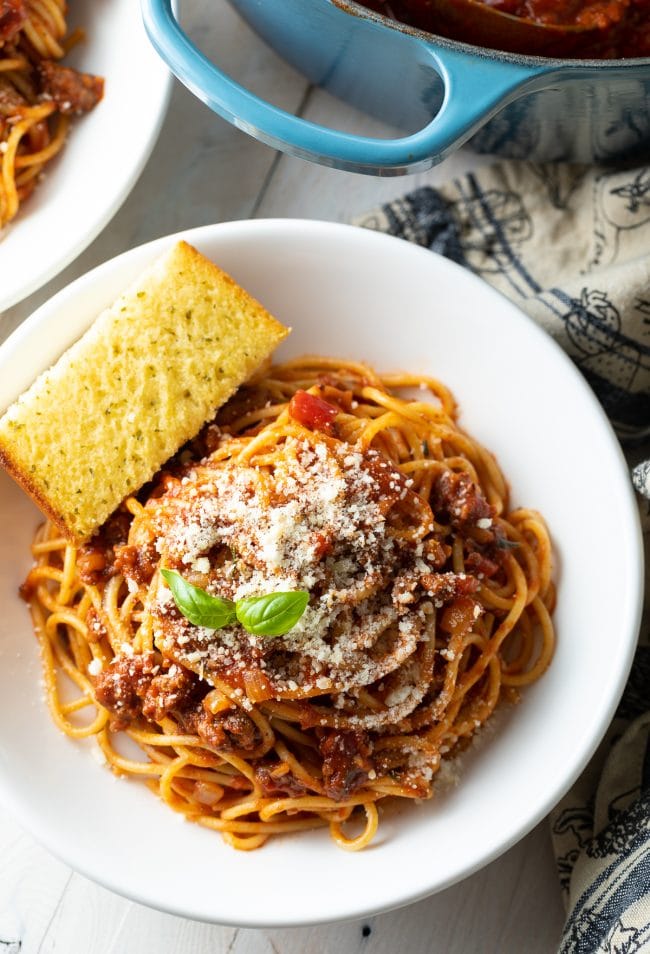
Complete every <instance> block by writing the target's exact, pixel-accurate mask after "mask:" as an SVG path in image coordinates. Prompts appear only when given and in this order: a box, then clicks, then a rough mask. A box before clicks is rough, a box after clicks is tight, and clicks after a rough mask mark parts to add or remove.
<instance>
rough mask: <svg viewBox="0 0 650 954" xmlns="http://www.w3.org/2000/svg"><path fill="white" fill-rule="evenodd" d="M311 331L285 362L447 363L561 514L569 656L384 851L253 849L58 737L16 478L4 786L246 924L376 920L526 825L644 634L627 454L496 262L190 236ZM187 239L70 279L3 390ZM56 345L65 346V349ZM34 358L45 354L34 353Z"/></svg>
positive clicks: (289, 846) (0, 672)
mask: <svg viewBox="0 0 650 954" xmlns="http://www.w3.org/2000/svg"><path fill="white" fill-rule="evenodd" d="M184 237H185V238H187V239H188V241H190V242H192V243H193V244H195V245H196V246H197V247H198V248H199V249H200V250H201V251H203V252H204V253H205V254H207V255H208V256H210V257H211V258H212V259H214V260H215V261H216V262H218V263H219V264H220V265H221V266H222V267H224V268H225V269H227V270H228V271H230V272H231V273H232V274H233V275H234V277H235V278H236V279H237V280H238V281H239V282H241V283H242V284H243V285H244V286H245V287H246V288H248V289H249V290H250V291H251V292H252V293H253V294H255V295H256V296H258V297H259V298H260V299H261V300H262V301H263V302H264V303H265V304H266V305H267V307H268V308H269V309H270V310H271V311H272V312H274V313H275V314H276V315H277V316H278V318H280V319H281V320H282V321H284V322H286V323H287V324H289V325H292V326H293V329H294V330H293V334H292V335H291V337H290V339H289V341H288V343H287V344H286V345H283V347H282V349H281V352H280V354H281V356H288V355H295V354H298V353H301V352H305V351H311V352H318V353H322V354H339V355H341V356H344V357H351V358H361V359H364V360H367V361H369V362H371V363H372V364H374V365H375V366H377V367H378V368H383V369H386V370H388V369H408V370H412V371H422V372H428V373H431V374H435V375H438V376H439V377H440V378H441V379H442V380H443V381H445V382H446V383H447V384H449V385H450V386H451V388H452V389H453V391H454V393H455V394H456V395H457V397H458V399H459V401H460V406H461V409H462V424H463V425H464V426H465V427H466V428H467V429H469V430H470V431H471V433H472V434H474V435H475V436H476V437H477V438H479V439H481V440H482V441H483V442H484V443H485V444H486V445H487V446H488V447H490V448H491V449H493V450H494V451H495V452H496V454H497V457H498V459H499V462H500V464H501V465H502V467H503V469H504V471H505V473H506V474H507V476H508V478H509V479H510V481H511V485H512V488H513V495H514V499H515V502H516V503H525V504H529V505H532V506H535V507H538V508H539V509H540V510H541V511H542V513H544V514H545V516H546V518H547V520H548V523H549V525H550V528H551V532H552V535H553V539H554V543H555V549H556V554H557V564H558V565H557V580H558V607H557V612H556V614H555V621H556V624H557V630H558V636H559V642H558V649H557V654H556V656H555V659H554V661H553V664H552V666H551V668H550V670H549V671H548V673H547V674H546V675H545V676H544V677H543V678H542V679H541V680H540V682H538V683H537V684H536V685H534V686H533V687H531V688H530V689H528V690H527V691H526V692H525V694H524V698H523V701H522V703H521V704H520V705H519V706H517V707H515V708H514V709H513V710H512V711H509V712H508V713H506V717H505V718H504V719H502V720H500V723H499V727H498V729H497V731H496V732H495V733H494V734H491V733H488V737H487V738H486V739H485V744H484V745H482V746H480V747H478V749H477V751H476V752H474V753H473V754H472V755H471V757H469V758H467V757H465V759H464V767H463V772H462V776H461V781H460V784H459V785H458V787H457V788H455V789H453V790H452V791H450V792H448V793H447V794H445V795H444V796H443V797H441V798H439V799H434V800H433V801H431V802H428V803H426V804H422V805H420V806H416V805H409V806H407V807H404V808H403V809H402V810H401V811H400V812H399V814H397V815H395V816H391V817H390V818H388V819H385V820H384V821H383V822H382V824H381V825H380V829H379V835H378V837H377V840H376V841H375V842H374V843H373V845H372V846H371V847H370V848H369V849H368V850H366V851H364V852H360V853H358V854H350V853H347V852H345V851H341V850H340V849H338V848H337V847H336V846H335V845H334V844H333V843H332V841H331V840H330V838H329V836H328V835H327V833H325V832H322V831H321V832H314V833H308V834H298V835H295V836H291V837H286V838H283V839H279V840H276V841H271V842H269V843H267V845H266V846H265V847H263V848H262V849H260V850H258V851H256V852H252V853H240V852H236V851H233V850H232V849H230V848H228V847H227V846H226V845H224V844H223V842H222V841H221V839H220V837H219V835H217V834H216V833H214V832H210V831H207V830H204V829H202V828H199V827H198V826H194V825H192V824H188V823H182V822H180V821H179V820H178V817H177V816H175V815H174V814H173V813H172V812H170V810H169V809H168V808H167V807H166V806H164V805H163V804H162V803H161V802H159V801H158V800H157V799H156V798H155V797H154V796H152V794H151V793H150V792H149V791H148V790H147V789H145V788H144V786H142V785H140V784H138V783H134V782H131V781H120V780H114V779H113V777H112V776H111V775H110V773H109V772H108V771H107V770H106V769H105V768H103V767H102V766H100V765H98V764H97V763H96V762H95V761H94V760H93V758H92V756H91V754H90V747H89V746H88V745H86V744H85V743H76V742H73V741H70V740H69V739H68V738H66V737H64V736H62V735H60V734H59V733H58V731H57V730H56V729H55V728H54V727H53V725H52V724H51V722H50V719H49V716H48V714H47V712H46V710H45V706H44V704H43V701H42V698H41V693H42V690H41V688H40V686H39V661H38V658H37V652H36V648H35V641H34V639H33V636H32V635H31V632H30V625H29V622H28V618H27V611H26V609H25V607H24V606H23V605H21V603H20V601H19V599H18V597H17V595H16V591H17V587H18V584H19V582H20V581H21V579H22V577H23V575H24V573H25V571H26V570H27V567H28V563H29V559H28V557H27V556H26V554H27V551H28V546H29V540H30V537H31V535H32V532H33V530H34V527H35V524H36V523H37V521H38V516H37V513H36V511H35V510H34V508H33V507H32V506H31V504H30V503H29V502H28V501H27V500H26V499H25V497H24V496H23V495H22V493H21V491H20V490H19V489H18V488H17V487H16V486H14V484H12V482H11V481H10V480H9V479H8V478H6V477H3V478H2V480H1V481H0V525H2V527H3V532H2V534H0V605H1V606H2V616H1V619H0V649H1V652H2V657H1V659H0V794H1V795H2V796H3V797H4V800H5V801H6V802H7V804H8V806H9V807H10V809H11V810H12V811H13V812H14V813H15V814H16V815H17V816H18V818H19V819H20V821H22V823H23V824H24V825H25V827H26V828H28V829H29V830H30V831H32V832H33V833H34V834H35V835H36V837H37V838H39V839H40V840H41V841H42V842H43V843H44V844H45V845H46V846H47V847H48V848H50V849H51V850H52V851H53V852H54V853H55V854H57V855H59V856H60V857H61V858H63V859H64V860H65V861H66V862H68V863H69V864H70V865H72V867H74V868H76V869H78V870H79V871H82V872H83V873H84V874H86V875H88V876H89V877H91V878H93V879H95V880H96V881H99V882H101V883H102V884H105V885H107V886H108V887H110V888H112V889H114V890H115V891H118V892H120V893H122V894H125V895H127V896H129V897H131V898H135V899H137V900H138V901H141V902H144V903H146V904H150V905H153V906H154V907H158V908H162V909H164V910H167V911H171V912H174V913H176V914H181V915H185V916H188V917H194V918H202V919H206V920H210V921H217V922H221V923H228V924H238V925H247V926H252V927H256V926H262V925H269V926H271V925H272V926H279V925H298V924H305V923H310V922H317V921H327V920H334V919H339V918H352V917H356V916H359V917H361V916H363V915H366V914H369V913H371V912H376V911H380V910H383V909H386V908H389V907H395V906H397V905H400V904H405V903H407V902H409V901H412V900H415V899H416V898H420V897H422V896H424V895H426V894H429V893H431V892H433V891H438V890H440V889H441V888H444V887H446V886H448V885H450V884H452V883H453V882H455V881H458V880H459V879H461V878H463V877H465V876H466V875H468V874H470V873H471V872H473V871H475V870H476V869H477V868H479V867H480V866H481V865H484V864H486V863H487V862H488V861H490V860H491V859H493V858H495V857H496V856H497V855H498V854H500V853H501V852H503V851H504V850H505V849H506V848H508V847H510V846H511V845H512V844H513V843H514V842H515V841H517V839H519V838H521V837H522V836H523V835H524V834H525V833H526V832H528V831H529V830H530V829H531V828H532V827H533V826H534V825H535V824H536V823H537V822H538V821H539V820H540V819H541V818H542V817H543V816H544V815H545V814H546V813H547V812H548V811H549V809H550V808H551V807H552V806H553V805H554V804H555V803H556V802H557V801H558V800H559V798H560V797H561V795H562V794H563V793H564V792H565V790H566V789H567V788H568V786H569V785H570V784H571V782H573V780H574V779H575V778H576V776H577V775H578V773H579V772H580V770H581V769H582V768H583V766H584V765H585V763H586V762H587V760H588V758H589V757H590V755H591V754H592V753H593V751H594V749H595V747H596V745H597V743H598V741H599V739H600V738H601V736H602V734H603V732H604V731H605V729H606V727H607V725H608V723H609V721H610V719H611V717H612V714H613V711H614V708H615V705H616V702H617V700H618V698H619V695H620V693H621V691H622V688H623V685H624V682H625V679H626V676H627V673H628V668H629V664H630V661H631V656H632V653H633V649H634V644H635V639H636V635H637V630H638V623H639V615H640V605H641V599H640V597H641V585H642V584H641V568H642V555H641V538H640V532H639V526H638V517H637V512H636V507H635V503H634V500H633V495H632V492H631V489H630V484H629V480H628V475H627V471H626V468H625V466H624V462H623V458H622V455H621V453H620V450H619V448H618V445H617V443H616V440H615V438H614V436H613V434H612V432H611V430H610V427H609V425H608V423H607V421H606V419H605V417H604V415H603V413H602V411H601V410H600V407H599V406H598V404H597V403H596V401H595V399H594V397H593V396H592V394H591V391H590V390H589V388H588V387H587V385H586V384H585V382H584V381H583V379H582V377H581V376H580V375H579V374H578V372H577V371H576V370H575V368H574V367H573V365H572V364H571V362H570V361H569V360H568V358H566V357H565V355H564V354H563V353H562V352H561V351H560V349H559V348H558V347H557V346H556V345H555V344H554V343H553V341H551V339H550V338H549V337H548V336H547V335H546V334H545V333H544V332H542V331H540V330H539V329H538V328H537V327H536V326H535V325H534V324H533V323H532V322H531V321H530V320H529V319H527V318H526V317H524V316H523V315H522V314H521V313H520V312H519V311H518V310H517V309H516V308H515V307H514V306H513V305H511V304H510V303H509V302H507V301H506V300H505V299H504V298H502V297H501V296H500V295H499V294H497V293H496V292H494V291H492V290H491V289H490V288H489V287H488V286H487V285H485V284H484V283H483V282H481V281H480V280H479V279H478V278H475V277H473V276H472V275H470V274H468V273H467V272H465V271H464V270H462V269H461V268H459V267H458V266H456V265H454V264H452V263H450V262H449V261H447V260H445V259H443V258H439V257H438V256H436V255H434V254H432V253H431V252H428V251H425V250H423V249H420V248H416V247H414V246H412V245H408V244H407V243H405V242H402V241H399V240H397V239H392V238H388V237H386V236H383V235H379V234H376V233H372V232H367V231H362V230H360V229H353V228H350V227H346V226H339V225H331V224H323V223H318V222H302V221H279V220H278V221H258V222H238V223H229V224H224V225H216V226H210V227H207V228H201V229H196V230H194V231H193V232H188V233H185V235H184ZM171 242H172V239H171V238H165V239H161V240H159V241H156V242H153V243H151V244H149V245H146V246H143V247H141V248H138V249H135V250H133V251H131V252H127V253H126V254H125V255H122V256H120V257H119V258H116V259H113V260H112V261H110V262H108V263H106V264H105V265H103V266H102V267H100V268H98V269H96V270H95V271H93V272H91V273H90V274H88V275H86V276H85V277H83V278H81V279H79V280H78V281H77V282H75V283H74V284H72V285H70V286H69V287H68V288H67V289H64V290H63V291H62V292H61V293H60V294H58V295H57V296H56V297H55V298H53V299H52V300H51V301H50V302H48V303H47V305H44V306H43V307H42V308H40V309H39V311H38V312H36V314H34V315H33V316H32V317H31V318H30V319H29V320H28V321H27V322H26V323H25V324H24V325H23V326H22V327H21V328H19V329H18V331H17V332H15V333H14V335H13V337H12V338H10V339H9V340H8V341H7V342H6V343H5V344H4V346H3V347H2V348H0V381H2V387H3V393H2V394H0V406H1V405H2V403H3V402H5V401H7V400H8V399H9V398H10V397H11V396H12V394H13V393H14V392H15V391H17V390H19V389H20V388H22V387H23V386H24V384H25V383H26V382H25V380H24V370H21V365H23V363H24V361H25V360H26V359H27V358H28V357H30V356H31V358H32V360H33V361H36V362H37V363H39V364H40V363H44V362H45V361H46V360H49V359H52V358H54V357H56V355H57V354H58V353H59V351H60V350H61V349H62V348H63V347H64V346H65V345H67V344H68V341H69V339H70V338H71V337H74V336H76V335H77V334H78V333H79V332H80V331H81V330H82V329H83V328H85V327H86V326H87V325H88V324H89V323H90V322H91V321H92V319H93V317H94V316H95V315H96V314H97V312H98V311H99V310H100V309H101V308H102V307H103V306H105V305H107V304H108V303H109V302H110V301H112V299H114V298H115V297H116V296H117V294H118V293H119V292H120V291H121V290H122V288H123V287H124V286H125V285H127V284H128V283H129V282H130V281H131V280H132V279H133V278H135V276H136V275H137V274H138V273H139V272H140V271H141V269H142V268H143V267H144V266H145V265H146V264H147V263H148V262H149V261H150V260H151V259H152V258H154V256H156V255H157V254H158V253H160V252H161V251H162V249H164V248H166V247H168V246H169V245H170V244H171ZM48 349H49V352H50V353H49V354H47V351H48ZM33 367H34V365H32V368H33Z"/></svg>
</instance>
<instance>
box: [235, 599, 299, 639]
mask: <svg viewBox="0 0 650 954" xmlns="http://www.w3.org/2000/svg"><path fill="white" fill-rule="evenodd" d="M308 602H309V593H307V592H306V591H305V590H295V591H293V592H290V593H267V594H266V595H265V596H247V597H246V598H245V599H243V600H237V619H238V620H239V622H240V623H241V624H242V626H243V627H244V629H245V630H246V631H247V632H249V633H251V634H252V635H253V636H284V634H285V633H288V632H289V630H290V629H293V627H294V626H295V625H296V623H297V622H298V620H299V619H300V617H301V616H302V614H303V613H304V612H305V610H306V609H307V603H308Z"/></svg>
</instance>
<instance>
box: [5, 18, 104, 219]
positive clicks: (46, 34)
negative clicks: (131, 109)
mask: <svg viewBox="0 0 650 954" xmlns="http://www.w3.org/2000/svg"><path fill="white" fill-rule="evenodd" d="M65 12H66V2H65V0H1V2H0V228H2V227H3V226H5V225H6V224H7V223H8V222H10V221H11V220H12V219H13V218H14V217H15V215H16V213H17V212H18V209H19V206H20V204H21V203H22V202H23V201H24V200H25V199H26V198H27V197H28V196H29V195H31V193H32V192H33V190H34V188H35V186H36V184H37V182H38V179H39V177H40V175H41V173H42V172H43V169H44V167H45V165H46V164H47V163H48V162H49V161H50V160H51V159H53V158H54V156H56V155H57V154H58V153H59V152H60V151H61V149H62V147H63V145H64V143H65V139H66V135H67V132H68V127H69V117H70V116H71V115H73V114H75V113H83V112H87V111H88V110H90V109H92V108H93V106H95V104H96V103H97V102H98V101H99V100H100V99H101V97H102V94H103V81H102V80H101V79H100V78H99V77H96V76H91V75H89V74H85V73H79V72H78V71H77V70H74V69H72V68H71V67H64V66H60V65H58V63H57V62H56V61H57V60H60V59H62V57H64V56H65V54H66V53H67V52H68V50H69V49H70V47H71V46H72V45H74V43H75V42H77V41H78V40H79V39H80V34H79V32H74V33H72V34H71V35H70V36H69V37H66V32H67V28H66V21H65Z"/></svg>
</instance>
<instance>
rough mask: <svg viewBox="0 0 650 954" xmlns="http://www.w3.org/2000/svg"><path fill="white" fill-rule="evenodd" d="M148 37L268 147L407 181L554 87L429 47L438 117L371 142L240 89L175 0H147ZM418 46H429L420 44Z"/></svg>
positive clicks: (512, 69) (530, 75)
mask: <svg viewBox="0 0 650 954" xmlns="http://www.w3.org/2000/svg"><path fill="white" fill-rule="evenodd" d="M141 2H142V15H143V19H144V24H145V29H146V31H147V33H148V35H149V38H150V40H151V42H152V44H153V46H154V47H155V49H156V50H157V52H158V53H159V55H160V56H161V57H162V59H163V60H164V61H165V62H166V63H167V65H168V67H169V68H170V69H171V71H172V72H173V73H174V74H175V75H176V76H177V77H178V79H179V80H180V81H181V82H182V83H183V84H184V85H185V86H187V88H188V89H189V90H191V91H192V92H193V93H194V94H195V95H196V96H197V97H198V98H199V99H201V100H202V101H203V102H204V103H205V104H206V105H207V106H209V107H210V108H211V109H212V110H214V111H215V112H217V113H219V114H220V115H221V116H223V117H224V119H227V120H228V121H229V122H231V123H232V124H233V125H234V126H236V127H238V128H239V129H242V130H243V131H244V132H247V133H249V134H250V135H252V136H254V137H255V138H256V139H259V140H261V141H262V142H265V143H266V144H267V145H269V146H273V147H275V148H276V149H281V150H282V151H284V152H288V153H290V154H291V155H294V156H300V157H301V158H303V159H311V160H313V161H315V162H320V163H322V164H323V165H328V166H335V167H336V168H339V169H346V170H348V171H352V172H364V173H369V174H375V175H400V174H402V173H406V172H418V171H421V170H424V169H428V168H430V167H431V166H433V165H435V164H436V163H437V162H440V161H441V160H442V159H444V158H445V157H446V156H447V155H449V153H451V152H452V151H453V150H455V149H457V148H458V147H459V146H461V145H462V144H463V143H464V142H466V141H467V139H469V138H470V136H471V135H472V134H473V133H474V132H476V131H477V130H478V129H480V127H481V126H483V125H484V124H485V123H486V122H487V121H488V119H490V117H491V116H493V115H494V114H495V113H497V112H498V111H499V110H500V109H501V108H502V107H503V106H504V105H505V104H506V103H508V102H511V101H512V100H513V99H516V98H517V97H518V96H519V95H520V94H521V93H522V92H524V91H529V90H531V89H535V88H540V87H541V86H543V85H548V84H547V83H546V82H545V81H544V78H545V77H546V76H548V73H549V72H550V71H549V70H548V68H545V67H538V66H521V65H518V64H513V63H509V62H505V61H499V60H495V59H492V58H488V57H482V56H479V55H477V54H472V53H469V52H468V53H466V52H463V51H457V50H452V49H448V48H446V47H443V46H436V45H434V44H426V46H425V48H426V49H427V52H428V55H429V56H430V58H431V68H432V69H433V70H435V72H436V73H437V74H438V75H439V76H440V78H441V80H442V82H443V84H444V96H443V99H442V105H441V106H440V109H439V111H438V113H437V114H436V115H435V116H434V117H433V119H432V120H431V122H430V123H428V125H426V126H425V127H424V128H423V129H421V130H419V131H418V132H416V133H414V134H413V135H410V136H405V137H403V138H399V139H371V138H366V137H363V136H354V135H351V134H350V133H345V132H339V131H337V130H334V129H329V128H327V127H325V126H319V125H317V124H316V123H312V122H309V121H308V120H306V119H301V118H300V117H299V116H294V115H293V114H292V113H287V112H285V111H284V110H283V109H280V108H279V107H277V106H274V105H273V104H271V103H268V102H266V101H265V100H263V99H260V98H259V97H258V96H255V95H254V94H253V93H251V92H250V91H249V90H247V89H245V88H244V87H243V86H240V85H239V83H236V82H235V81H234V80H233V79H231V78H230V77H229V76H228V75H227V74H225V73H224V72H222V71H221V70H220V69H219V68H218V67H217V66H215V65H214V64H213V63H211V62H210V60H208V59H207V57H206V56H204V55H203V53H201V51H200V50H199V49H198V48H197V47H196V46H195V44H194V43H193V42H192V41H191V40H190V38H189V37H188V36H187V34H186V33H184V32H183V30H182V28H181V27H180V25H179V23H178V21H177V20H176V17H175V16H174V12H173V9H172V0H141ZM414 42H415V43H418V44H422V41H421V40H419V39H417V38H416V39H414Z"/></svg>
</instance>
